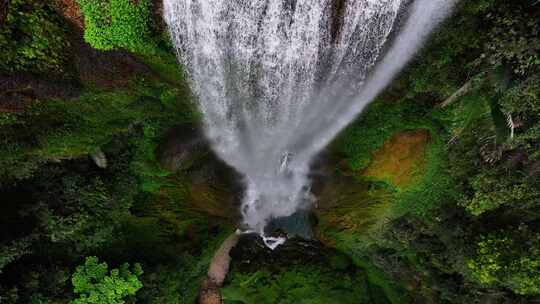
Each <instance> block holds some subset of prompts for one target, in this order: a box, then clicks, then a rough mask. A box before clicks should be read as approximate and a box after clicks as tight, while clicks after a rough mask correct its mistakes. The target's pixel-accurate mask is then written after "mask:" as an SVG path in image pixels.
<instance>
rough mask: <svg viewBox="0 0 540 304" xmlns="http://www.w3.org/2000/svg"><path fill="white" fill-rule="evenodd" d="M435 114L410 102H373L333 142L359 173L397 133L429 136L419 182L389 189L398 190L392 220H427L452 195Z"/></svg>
mask: <svg viewBox="0 0 540 304" xmlns="http://www.w3.org/2000/svg"><path fill="white" fill-rule="evenodd" d="M435 114H437V113H427V112H425V111H424V110H423V109H422V108H421V107H420V106H419V105H418V104H414V103H412V102H407V101H403V102H401V103H397V104H388V103H385V102H380V101H379V102H375V103H373V104H372V105H370V106H369V107H368V108H367V109H366V110H365V111H364V113H362V115H361V116H360V118H359V119H358V120H357V121H356V122H355V123H354V124H353V125H352V126H350V127H349V128H348V129H346V130H345V131H344V133H343V134H342V135H341V136H340V137H339V138H338V139H337V140H336V147H337V150H338V151H339V152H341V153H342V154H343V155H344V156H345V157H347V158H348V163H349V167H350V168H351V169H352V170H354V171H361V170H363V169H365V168H366V167H367V166H368V165H369V163H370V162H371V160H372V153H373V151H375V150H376V149H378V148H380V147H381V146H382V145H383V144H384V142H385V141H386V140H388V139H390V138H391V137H392V136H393V135H395V134H396V133H398V132H401V131H407V130H416V129H424V130H428V131H429V132H430V137H431V138H430V143H429V145H428V147H427V151H426V156H425V168H423V169H422V174H421V176H420V178H419V180H418V181H416V182H415V183H414V184H413V185H411V186H408V187H407V188H406V189H397V188H396V186H395V185H389V186H390V187H392V188H396V189H397V190H399V191H397V192H396V193H395V197H394V200H393V208H392V209H393V213H394V216H397V215H402V214H405V213H407V212H411V213H414V214H419V215H422V216H426V217H427V216H428V212H429V210H430V209H432V208H434V207H435V206H436V205H437V204H439V203H440V202H441V201H442V200H443V199H445V198H446V199H448V198H453V197H454V195H455V193H454V190H455V189H454V187H453V186H452V181H451V179H450V176H449V174H448V172H447V159H446V155H445V152H444V142H443V135H441V133H442V132H441V130H440V127H439V126H438V125H437V120H438V119H439V118H437V117H436V115H435Z"/></svg>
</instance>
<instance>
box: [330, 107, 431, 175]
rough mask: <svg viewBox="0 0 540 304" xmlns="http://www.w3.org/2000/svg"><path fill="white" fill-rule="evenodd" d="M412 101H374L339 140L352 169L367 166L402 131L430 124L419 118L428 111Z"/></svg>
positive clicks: (338, 143)
mask: <svg viewBox="0 0 540 304" xmlns="http://www.w3.org/2000/svg"><path fill="white" fill-rule="evenodd" d="M417 110H419V107H418V106H416V105H414V104H412V103H407V102H405V103H398V104H387V103H385V102H375V103H373V104H371V105H370V106H369V107H368V108H367V109H366V110H365V111H364V112H363V113H362V115H361V116H360V118H359V119H358V120H356V121H355V122H354V124H353V125H351V126H350V127H349V128H347V129H346V130H345V131H344V132H343V134H342V135H341V136H340V137H339V138H338V139H337V140H336V143H335V144H336V148H337V150H338V152H339V153H342V154H343V155H344V156H345V157H346V158H347V159H348V164H349V167H350V168H351V169H352V170H355V171H360V170H362V169H365V168H366V167H367V166H368V164H369V163H370V162H371V152H373V151H374V150H376V149H378V148H380V147H381V146H382V145H383V144H384V142H385V141H386V140H387V139H389V138H390V137H391V136H392V135H394V134H395V133H397V132H398V131H403V130H412V129H419V128H422V126H425V125H429V124H430V123H429V122H428V121H427V120H425V119H418V116H423V115H424V113H422V112H421V111H418V112H415V111H417Z"/></svg>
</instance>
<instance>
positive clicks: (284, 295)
mask: <svg viewBox="0 0 540 304" xmlns="http://www.w3.org/2000/svg"><path fill="white" fill-rule="evenodd" d="M364 280H365V278H363V277H361V276H360V275H358V276H354V275H348V274H343V275H338V273H335V272H334V273H332V272H327V271H324V270H322V269H319V268H317V267H313V266H308V265H306V266H305V267H295V268H292V269H288V270H287V271H283V272H280V273H276V274H272V273H270V272H268V271H258V272H255V273H251V274H240V273H234V274H233V276H232V278H231V282H230V285H229V286H227V287H225V288H223V289H222V294H223V298H224V300H225V303H245V304H248V303H265V304H266V303H268V304H274V303H304V304H308V303H309V304H323V303H325V304H327V303H344V304H346V303H357V304H359V303H385V302H384V301H383V300H382V299H381V298H379V299H378V300H379V301H380V302H377V301H376V302H373V301H370V297H369V294H368V293H369V291H368V290H367V288H368V287H367V285H366V282H365V281H364Z"/></svg>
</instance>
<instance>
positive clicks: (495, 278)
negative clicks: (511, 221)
mask: <svg viewBox="0 0 540 304" xmlns="http://www.w3.org/2000/svg"><path fill="white" fill-rule="evenodd" d="M520 229H524V228H523V227H520ZM509 234H510V231H508V232H505V233H491V234H489V235H487V236H482V237H481V238H480V240H479V241H478V243H477V247H476V255H475V257H474V258H473V259H470V260H469V261H468V263H467V265H468V267H469V269H470V270H471V271H472V277H473V278H475V279H476V280H478V281H479V282H480V283H482V284H485V285H502V286H505V287H507V288H510V289H511V290H513V291H514V292H516V293H518V294H522V295H533V294H540V239H539V238H538V235H536V237H535V238H533V239H528V240H524V241H520V240H518V239H514V238H512V237H510V236H509Z"/></svg>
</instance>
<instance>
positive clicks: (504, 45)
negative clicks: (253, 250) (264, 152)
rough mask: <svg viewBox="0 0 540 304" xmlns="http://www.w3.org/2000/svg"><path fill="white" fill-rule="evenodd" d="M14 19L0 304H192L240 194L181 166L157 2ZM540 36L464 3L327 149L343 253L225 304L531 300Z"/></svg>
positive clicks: (2, 119)
mask: <svg viewBox="0 0 540 304" xmlns="http://www.w3.org/2000/svg"><path fill="white" fill-rule="evenodd" d="M4 2H6V3H7V6H5V7H6V8H7V9H6V10H5V12H4V11H3V10H2V8H3V7H4V6H2V5H0V303H10V304H16V303H58V304H60V303H110V304H116V303H193V302H194V301H195V299H196V297H197V294H198V292H199V287H200V283H201V279H202V278H203V277H204V276H205V273H206V271H207V268H208V264H209V262H210V259H211V257H212V255H213V253H214V251H215V250H216V248H217V247H218V246H219V244H220V243H221V242H222V241H223V239H224V238H225V237H226V236H227V235H228V234H230V233H231V232H232V231H233V227H234V222H235V214H234V211H230V210H228V208H229V207H227V208H226V207H224V206H225V205H227V204H229V205H230V201H232V200H233V199H230V198H231V197H234V195H235V194H234V193H231V192H233V191H236V190H235V187H236V186H235V185H234V184H233V183H231V180H232V178H231V174H233V173H230V169H229V168H226V167H224V166H223V165H222V164H221V163H220V162H219V161H217V160H216V159H214V158H213V156H212V155H211V154H210V153H208V150H207V149H206V148H198V150H196V151H197V153H196V155H195V156H190V158H189V159H185V156H182V157H184V158H183V159H182V160H181V164H178V163H177V160H176V159H174V157H172V159H171V155H170V154H171V152H170V151H168V149H170V147H169V146H170V145H168V142H169V141H170V140H171V134H173V135H172V137H174V136H178V134H177V133H178V132H180V133H181V134H180V137H181V138H182V139H183V140H185V141H191V140H193V139H192V137H198V136H200V135H199V134H198V133H197V132H195V131H193V129H194V126H195V125H196V123H197V121H198V119H199V118H198V114H197V111H196V110H195V109H194V107H193V105H192V102H191V100H192V97H191V94H190V91H189V89H188V88H187V84H186V82H185V79H184V75H183V73H182V71H181V67H179V66H178V65H177V63H176V59H175V57H174V52H173V51H172V50H171V49H170V46H169V41H168V40H167V36H166V34H165V33H164V32H163V28H162V25H161V24H159V21H158V20H156V17H155V15H156V13H155V11H156V10H157V7H156V6H155V4H156V3H157V1H155V2H152V1H149V0H138V1H132V0H99V1H90V0H78V1H77V2H75V1H73V3H72V5H73V6H71V7H68V8H66V7H65V6H62V4H63V3H64V2H69V1H39V0H9V1H4ZM0 4H2V1H0ZM76 4H77V5H76ZM73 11H75V12H79V13H81V14H83V15H84V29H83V28H79V27H78V26H77V18H76V17H77V16H75V17H74V15H73V14H74V13H73ZM539 19H540V3H538V1H534V0H526V1H517V0H516V1H506V0H479V1H461V3H460V4H459V5H458V9H457V10H456V12H455V14H454V15H453V17H452V18H450V19H449V20H448V21H447V22H445V23H444V24H443V25H442V26H441V27H440V29H439V30H438V31H437V33H436V34H435V35H434V36H433V39H432V40H431V41H430V43H429V44H428V45H427V46H426V47H425V48H424V49H423V50H422V52H421V53H420V54H419V55H418V56H417V57H416V60H415V61H414V62H412V63H411V64H410V65H409V67H408V68H407V69H406V70H405V71H404V72H403V73H402V74H401V75H400V76H399V78H398V79H396V80H395V82H394V83H393V85H392V86H391V87H390V88H389V89H388V90H387V91H386V92H385V93H384V94H383V95H382V96H380V97H379V99H378V100H377V101H376V102H375V103H373V104H372V105H371V106H370V107H369V108H368V109H367V110H366V111H365V113H364V114H363V115H362V116H361V117H360V118H359V119H358V120H357V121H356V122H355V123H354V124H353V125H351V126H350V127H349V128H348V129H347V130H346V131H345V132H343V134H342V135H341V136H340V137H339V138H338V139H336V141H335V142H334V143H333V144H332V146H331V147H330V148H329V149H328V152H327V153H326V154H327V155H328V159H330V160H329V162H330V165H331V170H329V172H330V173H329V174H333V176H334V180H332V181H331V182H329V183H328V185H329V186H327V187H330V188H332V187H333V188H334V189H333V192H332V191H329V190H325V191H326V192H324V191H323V193H322V194H321V201H320V204H321V208H320V209H321V210H317V211H316V212H315V213H316V216H317V219H316V221H315V222H317V226H316V229H315V230H316V235H317V237H318V239H319V240H320V241H321V242H322V244H324V245H325V246H327V247H331V248H333V249H332V250H334V251H332V253H331V254H328V256H325V258H324V259H321V260H316V259H315V260H313V261H311V260H309V261H308V260H302V259H300V262H298V263H296V264H295V263H292V264H288V265H286V267H285V266H283V267H269V266H268V265H263V264H262V263H261V264H260V265H255V266H253V265H252V266H251V267H252V268H249V269H246V268H242V267H241V265H240V266H238V265H237V264H235V265H236V266H234V267H233V268H232V272H231V273H230V275H229V276H228V277H227V281H226V285H225V286H224V288H222V294H223V296H224V298H225V300H226V301H227V302H226V303H245V304H251V303H259V302H260V303H534V301H539V299H540V152H539V151H540V76H539V75H540V55H539V54H540V38H539V37H540V23H539V22H538V20H539ZM83 30H84V31H83ZM85 58H92V64H91V65H90V66H88V64H85ZM110 75H114V79H111V78H109V77H110ZM171 130H172V131H171ZM175 130H176V131H175ZM178 130H179V131H178ZM171 132H172V133H171ZM175 132H176V133H175ZM407 132H409V133H407ZM411 132H412V133H411ZM414 132H416V133H414ZM404 133H407V134H409V136H412V137H414V136H416V135H418V134H420V135H421V134H424V135H422V136H425V138H427V139H428V142H427V143H426V144H425V145H424V146H423V150H422V151H423V153H422V154H421V157H420V160H419V161H417V160H415V161H414V162H413V161H411V162H410V163H411V164H412V165H411V168H409V169H408V170H409V171H410V174H409V175H407V176H406V178H405V177H404V178H401V179H396V178H393V177H394V175H395V174H396V171H393V170H395V168H393V167H392V166H382V165H380V164H381V163H383V164H384V163H385V162H390V161H391V160H392V159H393V158H392V157H393V156H392V155H391V151H392V148H393V147H401V148H403V146H404V145H405V143H406V142H405V143H404V142H403V141H399V138H400V137H399V135H400V134H404ZM411 134H412V135H411ZM415 134H416V135H415ZM425 134H427V135H425ZM420 135H418V136H420ZM396 136H397V137H396ZM194 142H197V141H196V140H195V141H194ZM420 142H421V141H420ZM193 145H195V146H197V145H196V144H193ZM197 147H198V146H197ZM389 147H390V148H389ZM173 150H174V149H173ZM389 151H390V152H389ZM173 152H174V151H173ZM387 154H390V155H387ZM411 157H412V156H411ZM403 161H404V162H405V160H403ZM398 169H400V168H398ZM401 169H403V168H401ZM403 170H404V169H403ZM353 188H354V189H353ZM331 190H332V189H331ZM353 190H354V191H353ZM338 195H339V196H340V199H339V200H337V201H338V203H336V205H335V206H334V205H332V208H328V209H325V206H326V205H325V204H328V203H325V200H326V199H327V198H328V197H332V196H338ZM229 199H230V200H229ZM366 206H367V207H366ZM230 209H234V206H233V207H230ZM317 250H318V249H317ZM317 250H315V251H317ZM317 252H319V251H317Z"/></svg>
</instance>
